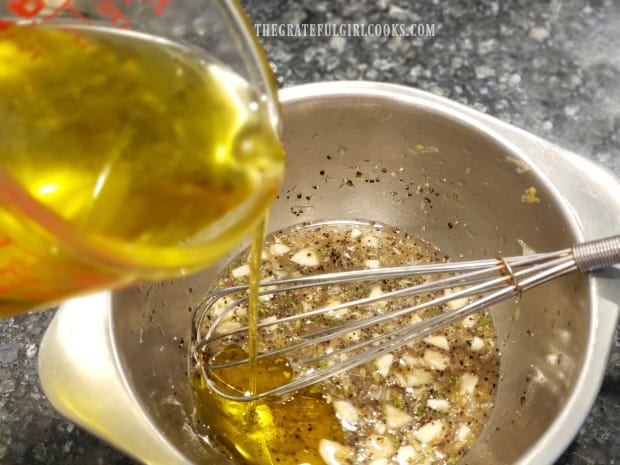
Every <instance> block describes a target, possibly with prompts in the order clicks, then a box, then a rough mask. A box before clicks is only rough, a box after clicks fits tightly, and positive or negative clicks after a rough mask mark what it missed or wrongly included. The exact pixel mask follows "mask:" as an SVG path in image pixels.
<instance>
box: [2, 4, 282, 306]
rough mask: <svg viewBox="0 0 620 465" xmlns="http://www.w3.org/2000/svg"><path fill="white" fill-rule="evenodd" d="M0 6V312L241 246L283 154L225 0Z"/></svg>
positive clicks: (172, 269)
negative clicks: (236, 245) (239, 243)
mask: <svg viewBox="0 0 620 465" xmlns="http://www.w3.org/2000/svg"><path fill="white" fill-rule="evenodd" d="M3 3H4V4H3V5H1V6H0V118H1V121H2V124H0V316H2V315H9V314H14V313H18V312H21V311H25V310H27V309H30V308H33V307H41V306H46V305H49V304H51V303H53V302H57V301H59V300H62V299H64V298H67V297H69V296H72V295H75V294H80V293H84V292H88V291H93V290H96V289H102V288H108V287H116V286H120V285H125V284H130V283H132V282H136V281H139V280H143V279H161V278H166V277H174V276H180V275H183V274H185V273H189V272H192V271H195V270H197V269H199V268H201V267H205V266H207V265H209V264H210V263H211V262H213V261H214V260H215V259H216V258H218V257H219V256H221V255H222V254H223V253H224V252H226V251H227V250H229V249H230V248H231V247H232V246H234V245H235V244H237V243H238V242H240V241H241V240H242V239H243V237H244V236H245V235H246V234H247V233H248V232H249V231H250V230H251V229H252V227H253V226H254V225H255V224H256V223H257V222H258V220H259V219H260V218H261V217H262V215H263V213H264V211H265V210H266V209H267V207H268V205H269V203H270V202H271V200H272V199H273V197H274V196H275V194H276V192H277V190H278V188H279V185H280V182H281V178H282V174H283V169H284V166H283V165H284V161H283V153H282V149H281V146H280V144H279V142H278V134H277V133H278V127H279V119H278V118H279V116H278V109H277V103H276V97H275V93H276V90H275V87H274V85H273V80H272V77H271V74H270V70H269V67H268V65H267V63H266V61H265V59H264V56H263V54H262V51H261V49H260V46H259V45H258V43H257V40H256V38H255V37H254V35H253V32H252V31H253V29H252V28H251V27H250V25H249V23H248V21H247V19H246V18H245V16H244V14H243V12H242V9H241V7H240V6H239V4H238V3H237V2H236V0H83V1H82V0H9V1H5V2H3Z"/></svg>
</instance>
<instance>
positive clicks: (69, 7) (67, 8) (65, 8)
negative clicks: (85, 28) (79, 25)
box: [43, 0, 90, 24]
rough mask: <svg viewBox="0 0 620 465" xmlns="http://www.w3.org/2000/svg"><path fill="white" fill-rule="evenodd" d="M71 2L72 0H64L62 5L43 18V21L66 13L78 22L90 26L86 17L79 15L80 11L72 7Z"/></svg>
mask: <svg viewBox="0 0 620 465" xmlns="http://www.w3.org/2000/svg"><path fill="white" fill-rule="evenodd" d="M72 1H73V0H66V1H65V2H64V3H63V4H62V5H60V6H59V7H58V8H56V9H55V10H54V11H52V12H51V13H50V14H48V15H47V16H45V18H43V21H48V20H50V19H53V18H55V17H56V16H58V14H59V13H60V12H62V11H68V12H69V13H71V14H72V15H73V16H75V17H76V18H77V19H79V20H80V21H82V22H84V23H86V24H90V21H89V20H88V18H87V17H86V16H84V15H83V14H82V13H80V11H79V10H78V9H77V8H75V7H74V6H73V5H72Z"/></svg>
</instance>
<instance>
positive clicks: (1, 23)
mask: <svg viewBox="0 0 620 465" xmlns="http://www.w3.org/2000/svg"><path fill="white" fill-rule="evenodd" d="M13 24H15V21H9V20H6V19H0V31H1V30H3V29H6V28H7V27H10V26H12V25H13Z"/></svg>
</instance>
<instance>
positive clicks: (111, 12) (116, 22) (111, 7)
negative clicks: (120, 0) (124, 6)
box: [97, 0, 131, 29]
mask: <svg viewBox="0 0 620 465" xmlns="http://www.w3.org/2000/svg"><path fill="white" fill-rule="evenodd" d="M97 2H98V3H97V13H98V14H99V15H100V16H101V17H103V18H106V19H109V20H110V24H111V25H112V26H116V27H120V28H122V29H127V28H130V27H131V24H130V23H129V21H128V20H127V17H126V16H125V15H124V14H123V12H122V11H121V10H119V9H118V7H117V6H116V5H115V4H114V1H113V0H103V1H102V0H97Z"/></svg>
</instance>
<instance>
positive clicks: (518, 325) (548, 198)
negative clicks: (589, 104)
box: [112, 93, 591, 464]
mask: <svg viewBox="0 0 620 465" xmlns="http://www.w3.org/2000/svg"><path fill="white" fill-rule="evenodd" d="M283 111H284V118H283V120H284V128H285V131H284V145H285V149H286V152H287V157H288V167H287V173H288V174H287V177H286V180H285V183H284V186H283V188H282V190H281V192H280V194H279V197H278V199H277V200H276V202H275V203H274V205H273V208H272V210H271V214H270V221H269V230H276V229H279V228H282V227H286V226H289V225H291V224H295V223H299V222H301V221H305V220H308V221H311V220H321V219H365V220H375V221H380V222H382V223H386V224H389V225H392V226H396V227H398V228H400V229H402V230H405V231H407V232H409V233H411V234H413V235H415V236H418V237H421V238H423V239H426V240H428V241H430V242H432V243H433V244H435V245H436V246H438V247H439V248H440V249H442V250H443V251H444V252H445V253H447V254H448V255H450V256H451V257H452V258H453V259H460V258H479V257H496V256H497V255H498V254H502V255H517V254H521V253H522V252H523V249H522V244H523V243H525V244H527V246H529V247H530V248H532V249H534V250H536V251H547V250H554V249H560V248H564V247H567V246H569V245H570V244H571V243H573V242H574V241H575V240H576V235H575V232H574V231H575V229H574V227H573V224H572V223H571V220H570V216H569V215H568V213H567V210H566V206H565V205H564V204H563V203H562V202H563V201H562V199H561V197H560V196H559V195H557V193H556V192H555V190H554V188H553V186H551V185H550V184H549V182H548V181H547V180H546V178H545V177H544V176H543V175H542V174H541V173H540V172H539V171H538V170H537V169H536V167H533V166H530V165H528V162H527V159H526V158H525V157H524V156H523V154H521V153H519V152H518V151H517V150H515V149H514V148H512V147H510V146H509V145H508V144H506V143H504V142H503V141H502V140H501V139H500V138H499V137H497V136H496V135H495V134H492V133H490V132H489V131H488V130H486V129H485V128H484V127H481V126H479V125H477V124H476V123H475V122H472V121H469V120H467V119H465V118H463V117H460V116H459V115H457V114H454V113H452V112H450V111H449V110H447V109H445V108H442V107H440V106H436V105H434V104H430V103H428V102H425V101H421V100H418V99H416V98H413V97H412V98H405V97H402V96H400V97H396V96H389V95H381V94H370V95H366V96H364V97H362V96H360V95H347V94H346V93H343V94H341V95H332V96H324V97H320V96H317V97H315V98H306V99H299V100H294V101H292V102H288V103H285V104H284V108H283ZM532 187H534V188H535V189H536V197H537V198H538V199H540V202H537V203H530V202H526V201H524V198H523V197H522V196H523V194H524V193H525V192H526V190H528V189H530V188H532ZM232 255H234V252H233V253H232V254H229V255H228V256H227V258H224V259H223V260H221V261H220V262H219V263H217V264H216V265H215V266H213V267H211V268H210V269H209V270H206V271H204V272H202V273H200V274H197V275H194V276H190V277H187V278H183V279H179V280H174V281H162V282H159V283H155V284H145V285H142V286H136V287H134V288H131V289H128V290H124V291H120V292H116V293H115V294H114V300H113V309H112V319H113V332H114V338H115V342H116V348H117V352H118V353H117V355H118V359H119V361H120V363H121V365H122V367H123V370H124V375H125V378H126V380H127V382H128V384H129V386H130V388H131V389H132V391H133V393H134V395H135V397H136V399H137V400H138V401H139V402H140V403H141V405H142V406H143V408H144V410H145V411H146V412H147V414H148V415H149V416H150V418H151V420H152V422H153V424H154V425H155V426H156V427H157V428H158V429H159V430H160V431H161V432H162V434H163V435H164V436H165V437H166V438H167V439H168V440H169V441H170V442H172V443H173V444H175V445H176V446H177V447H178V448H179V449H180V450H182V451H183V452H184V453H185V454H186V455H187V457H188V458H189V459H190V460H193V461H196V462H201V461H205V462H206V461H208V463H229V462H228V459H226V457H224V456H223V455H222V454H220V453H218V452H217V451H214V450H209V449H207V448H204V447H203V446H202V445H201V444H200V443H199V441H197V439H196V436H195V435H194V434H192V432H191V428H189V426H188V425H189V420H188V418H189V417H190V416H191V412H192V402H191V392H190V390H189V386H188V381H187V360H186V352H187V345H188V342H189V329H190V325H191V317H192V313H191V312H192V309H193V307H194V306H195V305H197V304H198V303H199V302H200V301H201V299H202V298H203V296H204V294H205V292H206V290H207V289H208V288H209V286H210V284H211V282H212V281H213V279H214V278H215V276H216V275H217V273H218V271H220V270H221V269H222V268H223V266H224V265H225V263H226V262H227V260H228V259H230V258H231V257H232ZM589 301H590V294H589V287H588V286H587V280H586V279H585V278H583V277H581V276H577V275H571V276H568V277H565V278H561V279H559V280H556V281H554V282H550V283H547V284H545V285H544V286H542V287H539V288H537V289H534V290H531V291H528V292H527V293H526V294H525V295H523V296H522V298H521V299H519V301H518V302H517V301H516V300H515V299H512V300H510V301H507V302H505V303H504V304H501V305H497V306H495V307H494V309H493V313H492V314H493V320H494V323H495V326H496V329H497V333H498V343H499V348H500V350H501V374H500V383H499V386H498V392H497V398H496V407H495V409H494V411H493V414H492V415H491V417H490V418H489V420H488V423H487V426H486V427H485V429H484V431H483V433H482V436H481V437H480V439H479V440H478V441H477V442H476V444H475V446H474V447H473V449H472V450H471V452H470V453H469V454H468V456H467V457H466V459H465V460H464V462H465V463H471V464H488V463H494V464H512V463H516V462H518V460H519V458H520V457H522V456H523V455H524V454H525V453H526V452H527V451H528V449H530V448H531V447H533V446H534V444H535V443H536V441H537V440H538V439H539V438H540V436H541V435H542V434H543V433H544V432H545V431H546V430H547V429H548V428H549V427H550V426H551V425H552V423H553V421H554V420H555V419H556V418H557V417H558V416H559V415H560V414H561V412H562V411H563V408H564V406H565V403H566V401H567V399H568V397H569V396H570V395H571V393H572V391H573V389H574V386H575V384H576V381H577V378H578V376H579V373H580V371H581V369H582V366H583V363H584V356H585V353H586V347H587V344H588V334H589V328H590V324H591V323H590V318H591V312H590V308H589ZM517 308H518V309H519V310H518V311H517V310H516V309H517ZM568 440H570V438H567V441H568ZM564 446H565V444H564V445H558V448H559V449H560V450H561V449H562V448H563V447H564Z"/></svg>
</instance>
